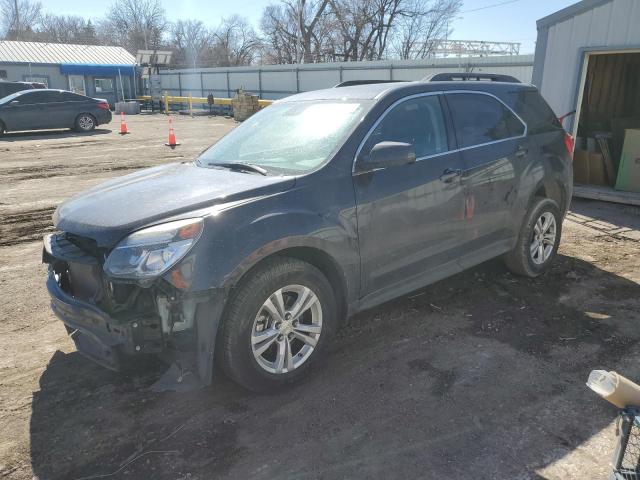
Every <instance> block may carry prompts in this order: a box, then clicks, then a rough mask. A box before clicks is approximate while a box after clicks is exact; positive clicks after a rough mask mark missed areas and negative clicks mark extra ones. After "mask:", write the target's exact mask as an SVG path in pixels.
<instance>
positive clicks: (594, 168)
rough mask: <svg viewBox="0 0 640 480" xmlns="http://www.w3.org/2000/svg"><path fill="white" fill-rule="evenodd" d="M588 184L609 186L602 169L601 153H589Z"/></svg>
mask: <svg viewBox="0 0 640 480" xmlns="http://www.w3.org/2000/svg"><path fill="white" fill-rule="evenodd" d="M589 183H590V184H591V185H606V186H609V182H607V173H606V171H605V168H604V157H603V156H602V154H601V153H589Z"/></svg>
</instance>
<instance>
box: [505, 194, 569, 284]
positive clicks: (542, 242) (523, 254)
mask: <svg viewBox="0 0 640 480" xmlns="http://www.w3.org/2000/svg"><path fill="white" fill-rule="evenodd" d="M561 234H562V215H561V214H560V208H559V207H558V204H557V203H556V202H554V201H553V200H551V199H550V198H539V197H536V198H535V199H534V202H533V205H532V206H531V208H530V209H529V212H528V213H527V216H526V217H525V221H524V223H523V224H522V227H521V229H520V234H519V235H518V241H517V243H516V246H515V247H514V249H513V250H512V251H510V252H509V253H507V254H506V255H505V256H504V262H505V264H506V265H507V268H508V269H509V270H511V271H512V272H513V273H515V274H518V275H522V276H525V277H531V278H533V277H537V276H538V275H541V274H542V273H544V272H545V271H546V270H548V269H549V266H550V265H551V263H552V262H553V259H554V258H555V256H556V253H557V252H558V246H559V245H560V237H561Z"/></svg>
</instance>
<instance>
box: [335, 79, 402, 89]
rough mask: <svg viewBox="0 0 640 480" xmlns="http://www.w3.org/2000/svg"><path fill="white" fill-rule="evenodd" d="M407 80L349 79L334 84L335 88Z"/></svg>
mask: <svg viewBox="0 0 640 480" xmlns="http://www.w3.org/2000/svg"><path fill="white" fill-rule="evenodd" d="M404 81H405V80H347V81H345V82H340V83H338V84H337V85H334V86H333V88H340V87H353V86H354V85H369V84H372V83H395V82H404Z"/></svg>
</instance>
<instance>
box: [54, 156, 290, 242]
mask: <svg viewBox="0 0 640 480" xmlns="http://www.w3.org/2000/svg"><path fill="white" fill-rule="evenodd" d="M294 185H295V178H293V177H276V176H273V177H265V176H262V175H257V174H252V173H243V172H237V171H232V170H226V169H220V168H203V167H198V166H196V165H194V164H192V163H174V164H169V165H162V166H159V167H153V168H148V169H145V170H141V171H139V172H136V173H132V174H130V175H126V176H124V177H120V178H116V179H114V180H110V181H108V182H106V183H103V184H101V185H98V186H96V187H94V188H91V189H89V190H86V191H84V192H82V193H80V194H79V195H76V196H74V197H72V198H71V199H69V200H67V201H65V202H64V203H62V204H61V205H60V206H59V207H58V209H57V210H56V211H55V213H54V214H53V224H54V226H55V227H56V228H57V229H58V230H62V231H65V232H69V233H73V234H75V235H80V236H83V237H88V238H92V239H93V240H95V241H96V242H97V243H98V245H99V246H102V247H112V246H114V245H115V244H116V243H117V242H118V241H120V240H121V239H122V238H124V237H125V236H126V235H128V234H129V233H131V232H132V231H134V230H137V229H139V228H141V227H144V226H146V225H149V224H152V223H155V222H158V221H160V220H164V219H169V218H172V219H173V218H174V217H176V216H181V215H182V214H188V213H190V212H193V211H195V210H198V209H202V208H206V207H211V206H214V205H217V204H221V203H229V202H235V201H239V200H244V199H249V198H253V197H257V196H262V195H269V194H273V193H278V192H283V191H285V190H288V189H290V188H292V187H293V186H294Z"/></svg>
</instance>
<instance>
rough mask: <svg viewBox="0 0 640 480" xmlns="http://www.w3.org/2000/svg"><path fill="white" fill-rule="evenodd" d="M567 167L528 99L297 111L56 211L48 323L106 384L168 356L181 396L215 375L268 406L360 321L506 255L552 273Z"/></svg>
mask: <svg viewBox="0 0 640 480" xmlns="http://www.w3.org/2000/svg"><path fill="white" fill-rule="evenodd" d="M572 148H573V145H572V140H571V137H570V136H568V135H567V134H566V133H565V132H564V130H563V129H562V127H561V126H560V124H559V122H558V120H557V119H556V118H555V116H554V114H553V112H552V111H551V109H550V108H549V106H548V105H547V104H546V103H545V101H544V100H543V99H542V97H541V96H540V94H539V93H538V91H537V90H536V88H535V87H533V86H531V85H524V84H514V83H498V82H494V83H490V82H431V83H426V82H413V83H387V84H384V83H382V84H380V83H378V84H372V85H360V86H353V87H343V88H333V89H328V90H320V91H314V92H308V93H303V94H300V95H295V96H292V97H289V98H286V99H283V100H280V101H278V102H276V103H274V104H273V105H271V106H269V107H267V108H265V109H264V110H262V111H261V112H259V113H258V114H256V115H254V116H253V117H251V118H250V119H248V120H247V121H245V122H244V123H243V124H241V125H240V126H238V127H237V128H236V129H235V130H233V131H232V132H231V133H229V134H228V135H227V136H225V137H224V138H223V139H221V140H220V141H219V142H218V143H216V144H215V145H213V146H212V147H211V148H209V149H208V150H206V151H205V152H204V153H202V154H201V155H200V156H199V157H198V158H197V159H196V160H195V161H194V162H189V163H179V164H171V165H164V166H160V167H156V168H151V169H147V170H143V171H140V172H137V173H134V174H131V175H127V176H125V177H122V178H120V179H115V180H111V181H109V182H107V183H105V184H103V185H100V186H98V187H95V188H93V189H91V190H89V191H87V192H84V193H82V194H80V195H78V196H76V197H74V198H72V199H70V200H68V201H67V202H65V203H63V204H62V205H61V206H60V207H59V208H58V210H57V211H56V213H55V215H54V223H55V226H56V228H57V230H58V233H55V234H53V235H50V236H47V237H46V239H45V248H44V253H43V255H44V261H45V262H46V263H48V264H49V266H50V268H49V279H48V281H47V286H48V290H49V293H50V295H51V305H52V308H53V310H54V312H55V313H56V314H57V315H58V317H60V319H61V320H62V321H63V322H64V324H65V325H66V327H67V330H68V331H69V333H70V334H71V336H72V338H73V340H74V341H75V343H76V346H77V348H78V350H79V351H80V352H82V353H84V354H85V355H87V356H89V357H90V358H92V359H93V360H95V361H97V362H99V363H101V364H102V365H105V366H107V367H109V368H112V369H119V368H122V367H123V366H125V365H127V364H128V363H131V362H132V361H133V358H134V357H135V356H138V355H142V354H145V353H156V354H157V353H161V352H162V353H172V355H173V357H172V358H173V359H174V361H175V362H176V363H177V364H178V365H179V366H180V368H179V369H178V371H179V372H180V374H179V375H177V376H176V379H177V381H180V380H182V379H183V378H184V372H185V370H190V371H191V372H193V373H197V376H198V377H199V378H200V380H201V382H202V383H204V384H208V383H210V382H211V379H212V366H213V363H214V361H215V362H218V363H219V364H220V365H221V367H222V369H223V370H224V371H225V372H226V373H227V374H228V375H229V376H230V377H232V378H233V379H234V380H236V381H237V382H239V383H240V384H242V385H244V386H245V387H247V388H249V389H253V390H267V389H271V388H274V387H278V386H281V385H282V384H284V383H288V382H290V381H292V380H295V379H297V378H299V377H301V376H303V375H305V374H306V372H307V370H308V368H309V367H310V366H311V365H312V364H313V363H315V362H316V361H317V360H318V359H319V357H321V355H322V354H323V352H325V351H326V349H327V345H328V344H329V342H330V341H331V337H332V335H333V333H334V332H335V330H336V328H338V326H339V325H340V323H341V322H342V321H343V319H345V318H348V317H349V316H350V315H353V314H354V313H356V312H358V311H361V310H363V309H367V308H371V307H373V306H375V305H378V304H380V303H382V302H385V301H387V300H390V299H392V298H395V297H398V296H400V295H404V294H407V293H409V292H411V291H413V290H416V289H418V288H421V287H423V286H425V285H427V284H429V283H432V282H435V281H437V280H440V279H442V278H445V277H447V276H449V275H452V274H454V273H457V272H460V271H462V270H464V269H466V268H469V267H471V266H474V265H477V264H479V263H481V262H484V261H485V260H488V259H490V258H493V257H497V256H503V257H504V259H505V261H506V264H507V266H508V267H509V268H510V269H511V270H512V271H514V272H516V273H518V274H521V275H525V276H529V277H535V276H537V275H540V274H541V273H543V272H544V271H545V270H546V269H547V268H548V267H549V264H550V263H551V262H552V260H553V258H554V256H555V254H556V250H557V248H558V244H559V242H560V234H561V228H562V221H563V218H564V215H565V213H566V211H567V207H568V205H569V201H570V199H571V193H572V180H571V179H572V167H571V150H572ZM194 377H195V375H194Z"/></svg>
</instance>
